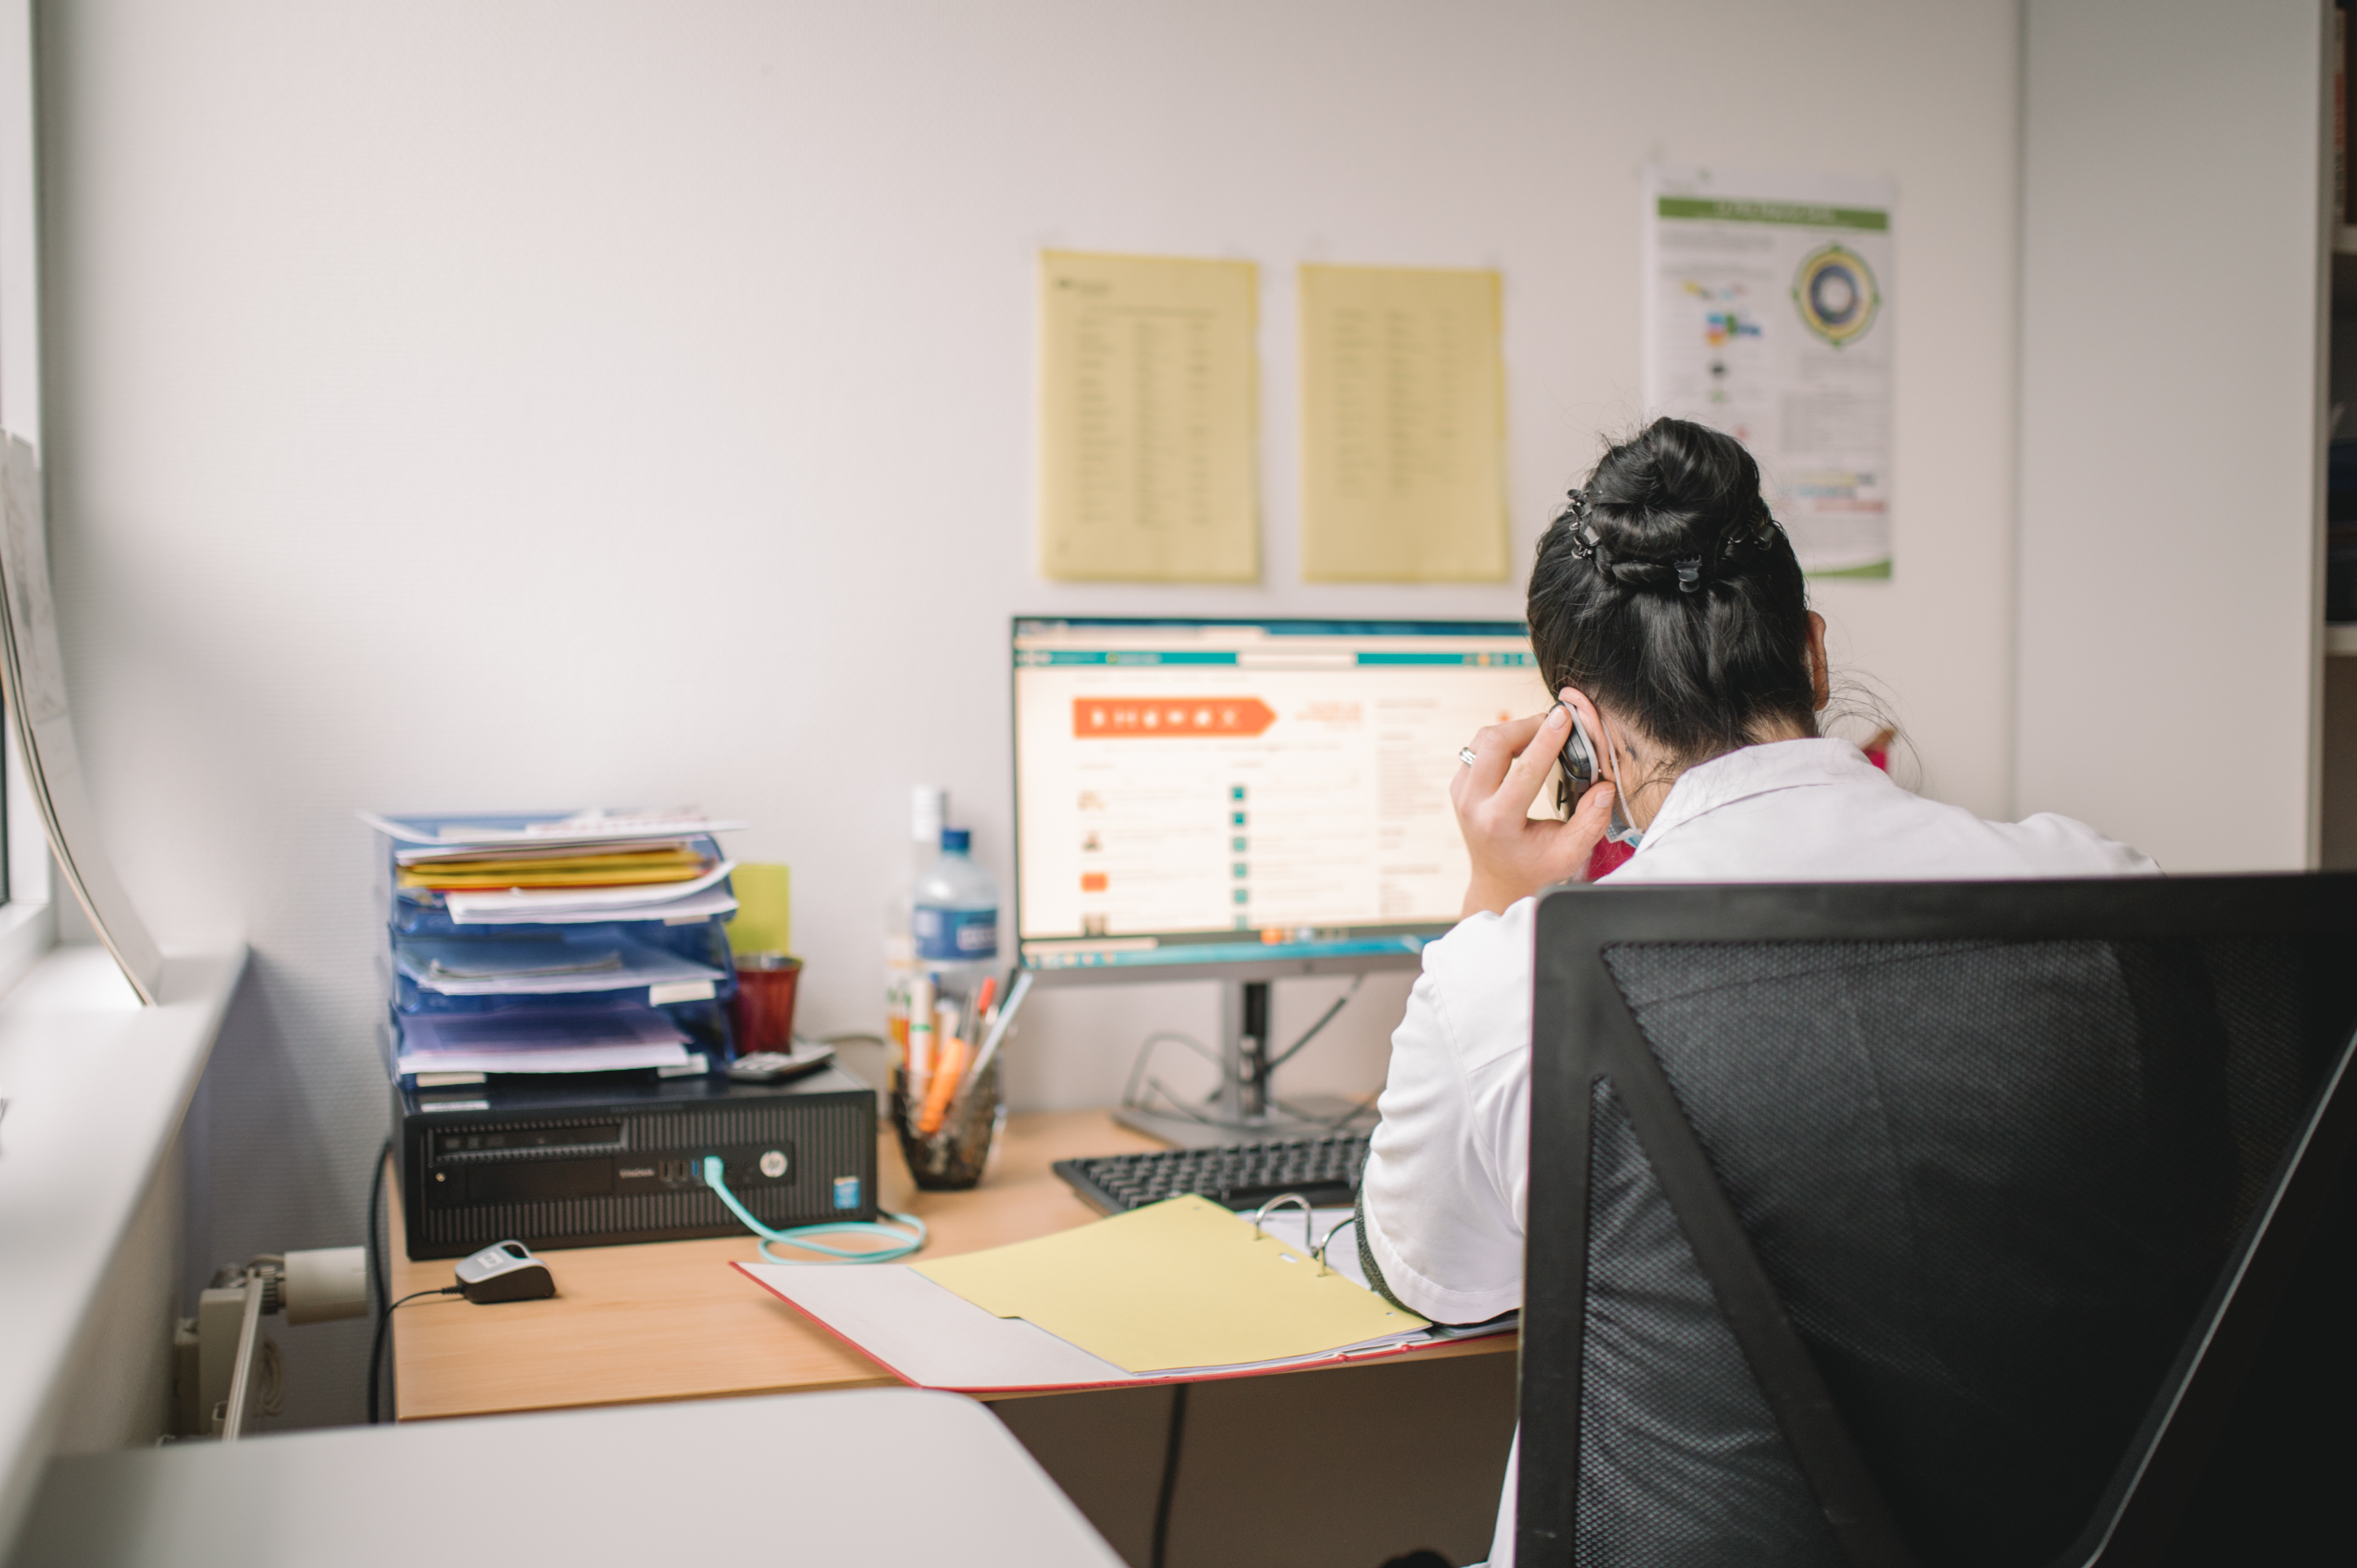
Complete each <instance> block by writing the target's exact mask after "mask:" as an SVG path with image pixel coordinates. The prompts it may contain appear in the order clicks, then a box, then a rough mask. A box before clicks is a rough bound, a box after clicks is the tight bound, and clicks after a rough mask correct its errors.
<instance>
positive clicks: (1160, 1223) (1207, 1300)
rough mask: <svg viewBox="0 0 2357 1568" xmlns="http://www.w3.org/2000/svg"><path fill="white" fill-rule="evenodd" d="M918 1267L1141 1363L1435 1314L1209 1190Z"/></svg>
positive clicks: (1239, 1360)
mask: <svg viewBox="0 0 2357 1568" xmlns="http://www.w3.org/2000/svg"><path fill="white" fill-rule="evenodd" d="M912 1267H913V1268H914V1269H915V1270H916V1272H917V1273H920V1274H923V1275H924V1276H925V1277H926V1278H928V1279H930V1280H931V1281H932V1282H933V1283H935V1284H938V1285H941V1286H942V1287H943V1288H944V1289H947V1290H950V1291H952V1292H954V1293H956V1294H959V1295H961V1296H963V1297H964V1298H965V1299H966V1300H968V1301H970V1302H972V1303H974V1305H976V1306H979V1307H981V1308H982V1309H983V1310H984V1311H985V1312H988V1313H991V1314H992V1315H994V1316H998V1317H1020V1318H1023V1319H1024V1320H1026V1321H1027V1322H1029V1323H1031V1324H1033V1325H1035V1326H1039V1327H1040V1328H1044V1329H1046V1330H1047V1331H1048V1332H1049V1333H1050V1334H1053V1335H1055V1336H1056V1337H1059V1338H1060V1339H1064V1340H1067V1341H1069V1342H1070V1343H1071V1344H1074V1345H1077V1346H1079V1347H1080V1348H1082V1349H1083V1350H1086V1351H1088V1352H1089V1353H1090V1354H1092V1355H1093V1356H1099V1357H1102V1358H1103V1359H1105V1360H1108V1361H1111V1362H1112V1363H1113V1364H1114V1366H1117V1367H1120V1368H1122V1369H1124V1370H1125V1371H1131V1372H1158V1371H1176V1370H1180V1369H1193V1368H1199V1367H1201V1368H1208V1367H1238V1366H1249V1365H1252V1364H1254V1363H1255V1362H1262V1361H1277V1360H1283V1359H1287V1358H1290V1357H1297V1356H1312V1355H1317V1354H1318V1353H1320V1352H1322V1351H1329V1350H1340V1349H1342V1348H1346V1347H1350V1346H1355V1345H1365V1344H1370V1343H1374V1342H1380V1341H1383V1340H1389V1339H1399V1338H1405V1337H1407V1336H1409V1335H1412V1334H1415V1333H1420V1332H1421V1331H1422V1330H1424V1329H1425V1328H1426V1327H1428V1326H1429V1325H1427V1324H1426V1322H1425V1320H1424V1319H1422V1318H1420V1317H1417V1316H1415V1315H1414V1314H1413V1313H1408V1312H1404V1311H1402V1310H1400V1309H1399V1308H1398V1307H1395V1306H1394V1305H1391V1304H1390V1303H1389V1302H1387V1301H1384V1300H1383V1298H1382V1297H1380V1296H1378V1295H1376V1294H1374V1293H1373V1292H1372V1291H1368V1290H1364V1289H1361V1287H1360V1286H1359V1285H1357V1284H1355V1283H1352V1282H1351V1280H1350V1279H1349V1278H1347V1277H1346V1276H1344V1275H1342V1274H1339V1273H1332V1272H1330V1271H1329V1272H1328V1273H1322V1274H1321V1273H1318V1265H1317V1264H1316V1263H1315V1262H1311V1261H1310V1260H1309V1259H1308V1257H1306V1256H1304V1255H1303V1254H1302V1253H1301V1252H1299V1251H1296V1250H1295V1249H1293V1248H1291V1247H1288V1246H1286V1245H1285V1244H1284V1243H1283V1242H1281V1241H1279V1240H1276V1239H1275V1237H1273V1236H1270V1235H1267V1234H1265V1233H1264V1232H1263V1231H1261V1230H1258V1229H1256V1228H1255V1227H1254V1225H1253V1223H1252V1221H1251V1220H1249V1219H1245V1218H1243V1216H1242V1215H1238V1214H1232V1213H1230V1212H1229V1211H1228V1210H1227V1209H1225V1208H1221V1207H1220V1206H1219V1205H1218V1204H1216V1203H1213V1202H1211V1200H1210V1199H1209V1198H1203V1197H1174V1198H1170V1199H1168V1201H1166V1202H1162V1203H1157V1204H1154V1205H1152V1206H1151V1207H1149V1208H1137V1209H1132V1210H1131V1211H1130V1212H1129V1213H1127V1214H1116V1215H1114V1216H1113V1217H1112V1218H1111V1219H1100V1220H1098V1221H1097V1222H1096V1223H1095V1224H1093V1225H1084V1226H1082V1227H1081V1228H1080V1229H1079V1230H1066V1231H1062V1232H1060V1233H1059V1234H1057V1235H1053V1236H1043V1237H1040V1238H1039V1240H1033V1241H1019V1242H1017V1243H1016V1244H1015V1245H1013V1246H1011V1247H995V1248H993V1249H991V1250H990V1251H985V1252H968V1253H966V1254H965V1255H963V1257H956V1258H943V1259H941V1260H940V1261H938V1262H926V1263H917V1264H914V1265H912Z"/></svg>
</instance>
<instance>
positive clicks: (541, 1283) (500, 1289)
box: [458, 1241, 556, 1302]
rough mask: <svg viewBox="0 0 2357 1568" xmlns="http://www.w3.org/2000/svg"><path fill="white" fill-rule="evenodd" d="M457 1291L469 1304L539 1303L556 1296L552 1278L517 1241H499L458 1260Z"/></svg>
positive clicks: (554, 1282)
mask: <svg viewBox="0 0 2357 1568" xmlns="http://www.w3.org/2000/svg"><path fill="white" fill-rule="evenodd" d="M458 1289H459V1290H460V1291H461V1292H462V1293H464V1294H465V1295H466V1297H467V1299H468V1301H472V1302H489V1301H539V1300H541V1299H542V1298H543V1297H544V1296H552V1295H554V1294H556V1277H555V1276H554V1274H551V1273H549V1272H548V1265H547V1264H546V1263H544V1262H541V1261H540V1260H539V1259H538V1258H535V1257H533V1255H532V1249H531V1248H529V1247H527V1246H525V1245H524V1244H523V1243H522V1242H521V1241H500V1242H497V1243H494V1244H493V1245H491V1246H489V1247H486V1248H484V1249H483V1250H482V1251H479V1252H478V1253H476V1254H475V1255H474V1256H473V1257H471V1258H461V1259H459V1260H458Z"/></svg>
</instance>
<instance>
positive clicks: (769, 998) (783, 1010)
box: [728, 952, 802, 1057]
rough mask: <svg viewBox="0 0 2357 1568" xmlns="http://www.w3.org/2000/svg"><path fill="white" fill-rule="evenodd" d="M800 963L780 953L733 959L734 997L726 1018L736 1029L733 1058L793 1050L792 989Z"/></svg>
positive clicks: (799, 976)
mask: <svg viewBox="0 0 2357 1568" xmlns="http://www.w3.org/2000/svg"><path fill="white" fill-rule="evenodd" d="M801 979H802V960H800V959H798V958H789V957H788V956H787V955H786V954H784V953H781V952H740V953H738V954H737V995H736V997H735V999H734V1000H732V1001H731V1002H730V1003H729V1004H728V1015H729V1017H730V1019H731V1020H732V1021H733V1022H734V1023H735V1024H736V1026H737V1055H738V1056H740V1057H748V1056H751V1055H752V1054H753V1053H754V1052H755V1051H790V1050H792V1049H793V1048H794V986H795V983H797V982H798V981H800V980H801Z"/></svg>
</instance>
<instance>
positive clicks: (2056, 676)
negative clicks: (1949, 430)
mask: <svg viewBox="0 0 2357 1568" xmlns="http://www.w3.org/2000/svg"><path fill="white" fill-rule="evenodd" d="M2326 10H2327V7H2326V6H2324V5H2321V4H2320V3H2319V0H2255V3H2251V4H2244V5H2212V4H2208V3H2206V0H2167V3H2155V0H2030V3H2029V6H2028V10H2027V18H2028V20H2027V24H2026V25H2027V27H2028V48H2027V51H2026V59H2027V61H2028V70H2027V76H2026V81H2027V86H2026V89H2025V91H2026V94H2027V100H2026V104H2025V109H2024V117H2023V124H2024V133H2023V134H2024V138H2025V145H2026V159H2025V169H2026V175H2025V179H2024V188H2023V194H2022V201H2023V235H2022V280H2023V282H2022V290H2023V293H2022V344H2023V349H2022V401H2021V420H2022V432H2023V434H2022V448H2021V452H2022V456H2021V537H2022V556H2021V693H2020V710H2021V730H2020V743H2019V757H2020V774H2019V779H2020V784H2019V800H2020V806H2021V809H2022V810H2023V811H2061V812H2063V813H2065V814H2067V815H2071V816H2078V817H2087V818H2090V819H2092V820H2094V821H2097V822H2102V823H2103V824H2104V826H2105V827H2106V828H2107V829H2109V830H2110V831H2111V832H2114V833H2115V834H2117V835H2118V836H2119V837H2122V838H2125V839H2127V840H2129V841H2130V842H2132V843H2137V844H2140V845H2142V846H2143V847H2144V848H2145V849H2146V850H2147V852H2149V853H2150V854H2152V855H2153V856H2154V857H2155V858H2156V859H2158V861H2159V862H2160V863H2161V865H2163V866H2164V867H2166V868H2168V869H2169V870H2172V871H2227V870H2290V869H2297V868H2298V867H2301V866H2304V865H2313V864H2315V854H2316V839H2315V830H2314V826H2313V824H2314V822H2315V800H2316V794H2315V789H2316V785H2315V779H2316V768H2317V761H2316V751H2315V747H2314V739H2313V737H2314V736H2315V734H2316V725H2317V714H2318V711H2319V703H2320V701H2321V697H2320V694H2319V685H2320V682H2319V657H2320V650H2319V641H2318V638H2319V632H2318V623H2319V619H2320V616H2319V611H2320V608H2321V605H2322V595H2323V585H2322V582H2321V579H2320V573H2319V562H2320V558H2321V554H2322V548H2323V545H2322V540H2321V537H2320V534H2319V530H2320V527H2321V520H2322V511H2321V500H2320V495H2321V485H2320V478H2321V476H2320V471H2319V469H2320V461H2321V458H2320V453H2319V447H2318V444H2317V443H2318V436H2319V432H2318V429H2317V417H2318V412H2317V411H2318V407H2319V397H2320V393H2321V392H2322V390H2323V362H2322V361H2323V355H2322V354H2321V352H2320V351H2319V350H2320V344H2321V341H2322V335H2323V328H2324V311H2323V290H2324V287H2325V285H2326V283H2327V282H2328V281H2329V280H2327V279H2326V278H2325V276H2324V275H2323V274H2321V272H2320V270H2319V267H2320V263H2322V261H2323V241H2322V239H2321V237H2320V232H2319V204H2320V200H2321V197H2322V190H2323V187H2322V169H2321V162H2322V159H2321V156H2320V155H2321V154H2322V152H2323V149H2324V144H2323V142H2322V136H2323V134H2324V128H2323V120H2322V117H2321V115H2320V113H2319V103H2320V102H2322V98H2321V94H2322V91H2323V88H2324V77H2323V68H2322V52H2323V51H2322V48H2321V44H2322V39H2323V27H2324V19H2325V12H2326Z"/></svg>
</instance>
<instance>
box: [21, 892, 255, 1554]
mask: <svg viewBox="0 0 2357 1568" xmlns="http://www.w3.org/2000/svg"><path fill="white" fill-rule="evenodd" d="M43 912H44V913H47V911H46V910H44V911H43ZM10 934H11V933H10V932H8V931H7V930H5V929H0V959H5V946H6V942H7V938H8V936H9V935H10ZM244 969H245V949H244V946H243V945H242V944H236V945H232V946H227V947H222V948H218V949H214V950H208V951H202V952H195V953H176V954H173V955H171V956H170V957H169V958H168V959H167V961H166V963H165V969H164V980H163V986H162V993H163V1003H162V1004H161V1005H159V1006H156V1007H142V1006H140V1005H139V1003H138V999H137V998H136V997H135V995H134V994H133V993H132V990H131V986H130V983H128V982H127V981H125V980H124V978H123V975H122V972H120V971H119V970H117V969H116V968H115V967H114V961H113V959H112V958H110V957H108V956H107V952H106V950H105V949H103V948H101V947H98V946H96V945H94V944H90V943H80V942H77V943H71V944H69V945H66V946H61V947H56V948H52V949H50V950H48V952H46V953H44V954H42V955H40V957H39V958H38V960H37V961H35V962H34V963H33V964H32V966H31V968H30V970H29V972H27V973H26V974H25V976H24V978H23V979H21V980H19V981H18V982H17V983H16V984H15V985H14V986H12V987H10V988H9V989H8V990H7V992H6V993H5V994H0V1096H5V1097H6V1098H7V1100H8V1101H9V1105H8V1108H7V1111H6V1112H5V1115H0V1344H5V1345H6V1346H7V1347H8V1353H7V1354H6V1355H5V1356H0V1553H5V1542H7V1541H10V1540H11V1539H13V1538H14V1536H15V1534H16V1527H17V1525H18V1524H19V1523H20V1522H22V1518H23V1513H24V1510H25V1509H26V1507H27V1505H28V1504H29V1503H30V1502H31V1500H32V1497H33V1493H34V1489H35V1488H36V1487H38V1485H39V1483H40V1478H41V1475H42V1471H43V1468H44V1466H46V1465H47V1463H48V1456H49V1448H50V1444H51V1442H52V1440H53V1436H54V1434H55V1433H56V1430H57V1426H58V1421H59V1414H60V1410H59V1402H60V1401H61V1400H62V1399H63V1398H64V1382H63V1379H64V1377H65V1373H66V1370H67V1368H68V1366H69V1365H70V1362H71V1359H72V1355H73V1349H74V1346H75V1343H76V1340H77V1339H78V1337H80V1335H81V1328H82V1325H83V1322H84V1320H85V1319H86V1318H87V1317H88V1316H90V1312H91V1304H92V1302H93V1301H94V1299H95V1298H96V1295H97V1293H98V1290H99V1286H100V1284H101V1283H102V1281H103V1280H104V1279H105V1277H106V1273H107V1271H108V1269H109V1268H110V1267H111V1266H112V1265H113V1262H114V1257H115V1253H116V1251H118V1249H119V1248H120V1247H121V1245H122V1242H123V1238H124V1232H125V1230H127V1229H128V1227H129V1225H130V1223H131V1219H132V1216H133V1214H134V1212H135V1210H136V1209H137V1208H138V1207H139V1204H140V1201H141V1199H142V1198H143V1197H145V1194H146V1192H147V1188H148V1184H149V1183H150V1182H152V1181H153V1180H154V1179H155V1176H156V1170H157V1167H158V1165H159V1163H160V1162H161V1160H162V1159H163V1156H164V1154H165V1151H166V1150H167V1148H168V1147H169V1146H170V1144H171V1142H172V1137H173V1134H174V1133H177V1132H178V1130H179V1126H180V1119H181V1117H182V1115H183V1114H185V1113H186V1112H187V1110H188V1100H189V1097H190V1096H191V1095H193V1094H194V1093H195V1092H196V1088H197V1080H198V1079H199V1078H201V1077H202V1076H203V1074H204V1070H205V1062H206V1059H207V1058H209V1057H210V1055H211V1053H212V1047H213V1040H214V1037H215V1036H218V1035H219V1034H220V1032H221V1017H222V1015H224V1014H225V1013H226V1012H227V1011H228V1008H229V1001H230V996H231V993H232V992H234V991H235V990H236V989H237V983H238V977H239V976H240V975H241V974H242V973H243V972H244ZM157 1332H158V1333H161V1332H163V1326H161V1325H159V1326H157Z"/></svg>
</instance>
